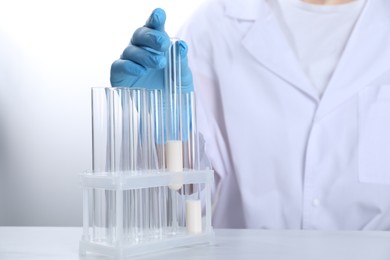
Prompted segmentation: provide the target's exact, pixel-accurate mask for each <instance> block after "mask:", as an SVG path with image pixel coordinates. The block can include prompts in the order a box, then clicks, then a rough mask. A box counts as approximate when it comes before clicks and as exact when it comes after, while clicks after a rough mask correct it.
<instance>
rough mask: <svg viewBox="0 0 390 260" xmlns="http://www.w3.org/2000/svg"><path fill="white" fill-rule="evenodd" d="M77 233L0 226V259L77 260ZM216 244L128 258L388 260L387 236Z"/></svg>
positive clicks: (294, 236) (244, 236)
mask: <svg viewBox="0 0 390 260" xmlns="http://www.w3.org/2000/svg"><path fill="white" fill-rule="evenodd" d="M81 231H82V230H81V228H78V227H77V228H76V227H74V228H69V227H0V259H1V260H11V259H12V260H14V259H17V260H20V259H26V260H27V259H28V260H38V259H39V260H47V259H56V260H61V259H85V260H93V259H107V258H104V257H99V256H91V255H88V256H86V257H79V255H78V243H79V240H80V238H81V233H82V232H81ZM215 233H216V241H215V245H208V246H197V247H191V248H180V249H175V250H171V251H165V252H162V253H159V254H153V255H147V256H141V257H137V258H132V259H170V260H175V259H177V260H179V259H180V260H183V259H184V260H192V259H202V260H203V259H206V260H207V259H218V260H220V259H223V260H224V259H239V260H244V259H256V260H262V259H264V260H280V259H288V260H305V259H314V260H338V259H340V260H341V259H342V260H389V259H390V232H380V231H379V232H376V231H375V232H373V231H370V232H365V231H364V232H363V231H267V230H233V229H230V230H215Z"/></svg>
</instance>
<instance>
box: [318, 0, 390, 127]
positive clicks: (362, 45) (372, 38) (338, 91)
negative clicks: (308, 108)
mask: <svg viewBox="0 0 390 260" xmlns="http://www.w3.org/2000/svg"><path fill="white" fill-rule="evenodd" d="M387 1H388V0H374V1H373V0H368V1H367V3H366V6H365V7H364V10H363V12H362V14H361V15H360V18H359V19H358V21H357V23H356V26H355V29H354V30H353V32H352V34H351V37H350V39H349V41H348V43H347V45H346V48H345V50H344V53H343V55H342V57H341V59H340V61H339V63H338V65H337V67H336V70H335V71H334V73H333V76H332V78H331V80H330V82H329V84H328V86H327V89H326V91H325V93H324V95H323V97H322V100H321V102H320V104H319V107H318V111H317V115H316V117H317V119H319V118H321V117H323V116H325V115H326V114H327V113H329V112H331V111H333V110H334V109H335V108H336V107H338V106H339V105H341V104H343V103H344V102H345V101H347V100H348V99H349V98H351V97H352V96H354V95H355V94H357V92H358V91H359V90H360V89H361V88H363V87H365V86H367V85H368V84H370V83H373V81H374V80H375V79H376V78H378V77H380V76H381V75H383V74H384V73H385V72H386V70H389V69H390V38H389V37H390V18H389V14H388V13H387V12H388V11H389V10H390V8H389V5H390V4H389V3H388V2H387Z"/></svg>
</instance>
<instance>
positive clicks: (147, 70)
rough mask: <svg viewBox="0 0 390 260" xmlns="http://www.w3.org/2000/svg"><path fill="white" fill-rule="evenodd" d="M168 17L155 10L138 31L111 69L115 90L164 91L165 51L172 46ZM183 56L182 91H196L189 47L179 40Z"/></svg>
mask: <svg viewBox="0 0 390 260" xmlns="http://www.w3.org/2000/svg"><path fill="white" fill-rule="evenodd" d="M165 20H166V15H165V12H164V10H163V9H160V8H157V9H155V10H154V11H153V12H152V14H151V15H150V17H149V18H148V20H147V21H146V24H145V25H144V26H143V27H141V28H138V29H137V30H136V31H135V32H134V34H133V37H132V39H131V41H130V43H129V45H128V46H127V47H126V48H125V50H124V51H123V53H122V55H121V57H120V59H118V60H116V61H114V63H113V64H112V66H111V77H110V80H111V85H112V86H113V87H145V88H150V89H163V88H164V67H165V66H166V63H167V61H166V56H165V52H166V51H167V50H168V48H169V45H170V39H169V36H168V34H167V33H166V32H165V31H164V25H165ZM179 47H180V55H181V74H182V77H181V79H182V92H189V91H192V90H193V83H192V74H191V70H190V69H189V67H188V60H187V50H188V47H187V44H186V43H185V42H184V41H179Z"/></svg>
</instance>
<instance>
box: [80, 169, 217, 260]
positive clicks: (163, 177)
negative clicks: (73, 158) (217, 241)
mask: <svg viewBox="0 0 390 260" xmlns="http://www.w3.org/2000/svg"><path fill="white" fill-rule="evenodd" d="M213 178H214V177H213V171H212V170H201V171H198V170H187V171H183V172H166V171H151V172H137V171H134V172H122V173H117V175H116V176H113V175H112V173H107V174H105V173H100V174H91V173H83V174H81V175H80V181H81V184H82V187H83V236H82V239H81V241H80V247H79V250H80V255H86V254H87V253H93V254H99V255H105V256H109V257H113V258H114V259H123V258H125V257H129V256H134V255H140V254H148V253H153V252H157V251H161V250H166V249H172V248H177V247H183V246H191V245H201V244H210V243H212V242H213V240H214V232H213V228H212V226H211V185H212V183H213V182H214V179H213ZM172 185H182V186H183V187H186V186H187V187H188V185H198V187H200V189H201V193H202V196H201V199H200V201H201V208H202V211H203V214H202V215H203V218H202V223H201V230H200V232H196V233H192V232H191V231H189V230H188V229H187V227H186V221H185V220H184V221H183V219H182V220H177V223H173V224H172V225H169V224H168V225H164V227H165V228H161V227H160V228H161V229H160V230H150V227H147V228H146V229H144V230H142V228H143V227H139V228H140V230H138V231H137V230H135V229H131V230H129V229H126V227H125V225H126V224H124V223H126V221H127V219H126V218H129V217H130V216H135V215H136V214H137V213H136V212H129V211H128V209H129V207H128V205H126V203H129V202H131V200H130V201H128V200H127V201H126V199H125V196H126V193H127V194H135V193H136V192H140V191H141V190H148V189H153V188H161V189H165V190H166V191H168V192H169V191H171V192H172V194H176V195H177V196H179V200H178V201H179V205H178V206H179V208H181V209H182V210H181V212H182V213H183V214H186V213H185V212H186V209H185V207H186V204H185V200H184V199H185V197H187V198H188V197H190V196H191V195H184V194H180V192H178V191H173V190H171V189H170V188H169V187H170V186H172ZM96 190H100V192H102V193H104V192H107V191H108V192H110V193H111V196H112V195H113V196H112V197H113V201H114V203H112V205H114V208H113V209H109V208H102V212H106V214H109V215H108V216H106V220H105V222H106V223H107V222H113V225H112V226H113V229H112V230H108V229H106V230H104V231H103V235H102V234H100V235H97V234H95V232H101V230H100V231H99V230H95V229H97V227H96V226H94V225H93V220H94V218H96V216H94V213H96V212H95V211H94V209H93V207H94V204H95V203H99V204H101V203H103V202H104V201H102V200H101V198H96V197H94V191H96ZM132 192H135V193H132ZM180 197H182V198H181V199H180ZM95 199H98V200H99V201H94V200H95ZM148 203H149V202H148ZM180 204H181V205H180ZM112 205H111V206H112ZM149 206H152V205H149ZM100 207H101V205H100ZM132 208H133V210H136V207H132ZM179 215H181V214H179ZM182 216H183V215H182ZM110 218H111V219H110ZM184 219H185V217H184ZM187 221H188V219H187ZM138 224H139V223H138ZM175 225H176V227H174V226H175ZM138 232H139V233H138Z"/></svg>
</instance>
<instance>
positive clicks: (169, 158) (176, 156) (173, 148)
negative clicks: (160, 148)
mask: <svg viewBox="0 0 390 260" xmlns="http://www.w3.org/2000/svg"><path fill="white" fill-rule="evenodd" d="M165 151H166V162H167V170H168V171H170V172H181V171H183V146H182V142H181V141H180V140H178V141H177V140H174V141H172V140H171V141H167V144H166V150H165ZM181 186H182V184H180V183H177V184H172V185H170V186H169V188H171V189H172V190H179V189H180V188H181Z"/></svg>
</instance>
